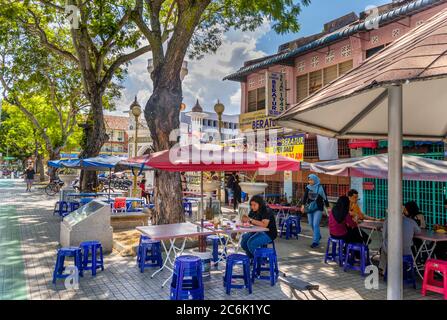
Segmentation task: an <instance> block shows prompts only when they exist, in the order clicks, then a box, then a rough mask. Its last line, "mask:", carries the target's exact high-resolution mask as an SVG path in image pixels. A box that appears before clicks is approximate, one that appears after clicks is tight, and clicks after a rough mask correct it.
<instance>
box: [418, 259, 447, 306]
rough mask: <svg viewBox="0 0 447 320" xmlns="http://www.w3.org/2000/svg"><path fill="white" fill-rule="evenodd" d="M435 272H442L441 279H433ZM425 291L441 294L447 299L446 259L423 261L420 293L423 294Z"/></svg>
mask: <svg viewBox="0 0 447 320" xmlns="http://www.w3.org/2000/svg"><path fill="white" fill-rule="evenodd" d="M435 272H439V273H441V274H442V277H443V280H442V281H439V280H436V279H435ZM427 291H432V292H436V293H440V294H443V295H444V300H447V261H444V260H435V259H429V260H427V262H426V263H425V271H424V281H423V282H422V295H423V296H425V295H426V294H427Z"/></svg>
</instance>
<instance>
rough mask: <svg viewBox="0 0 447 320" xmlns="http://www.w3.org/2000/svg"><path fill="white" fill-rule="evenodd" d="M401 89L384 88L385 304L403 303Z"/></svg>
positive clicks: (395, 87) (394, 87) (393, 87)
mask: <svg viewBox="0 0 447 320" xmlns="http://www.w3.org/2000/svg"><path fill="white" fill-rule="evenodd" d="M402 93H403V92H402V86H391V87H390V88H388V219H387V221H388V280H387V298H388V300H402V299H403V284H402V276H403V271H402V254H403V253H402V133H403V129H402V127H403V126H402V122H403V121H402V100H403V99H402Z"/></svg>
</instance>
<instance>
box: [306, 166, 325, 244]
mask: <svg viewBox="0 0 447 320" xmlns="http://www.w3.org/2000/svg"><path fill="white" fill-rule="evenodd" d="M307 179H308V185H307V186H306V190H305V191H304V197H303V199H302V202H301V203H302V206H301V212H303V213H305V214H307V221H308V222H309V225H310V226H311V227H312V232H313V237H312V245H311V246H310V247H311V248H316V247H318V246H319V245H320V240H321V233H320V222H321V217H322V216H323V211H324V207H325V206H326V207H329V201H328V200H327V197H326V193H325V192H324V188H323V186H322V185H321V184H320V178H318V176H317V175H315V174H310V175H309V176H308V178H307Z"/></svg>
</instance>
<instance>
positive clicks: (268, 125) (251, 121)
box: [239, 110, 278, 132]
mask: <svg viewBox="0 0 447 320" xmlns="http://www.w3.org/2000/svg"><path fill="white" fill-rule="evenodd" d="M273 118H274V117H268V116H266V115H265V111H264V110H259V111H255V112H249V113H243V114H241V115H240V116H239V127H240V130H241V132H245V131H251V130H253V131H257V130H268V129H277V128H278V126H277V125H276V121H275V120H274V119H273Z"/></svg>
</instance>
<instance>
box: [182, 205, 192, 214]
mask: <svg viewBox="0 0 447 320" xmlns="http://www.w3.org/2000/svg"><path fill="white" fill-rule="evenodd" d="M183 210H184V211H185V214H187V215H188V216H189V217H192V203H191V202H190V201H183Z"/></svg>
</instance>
